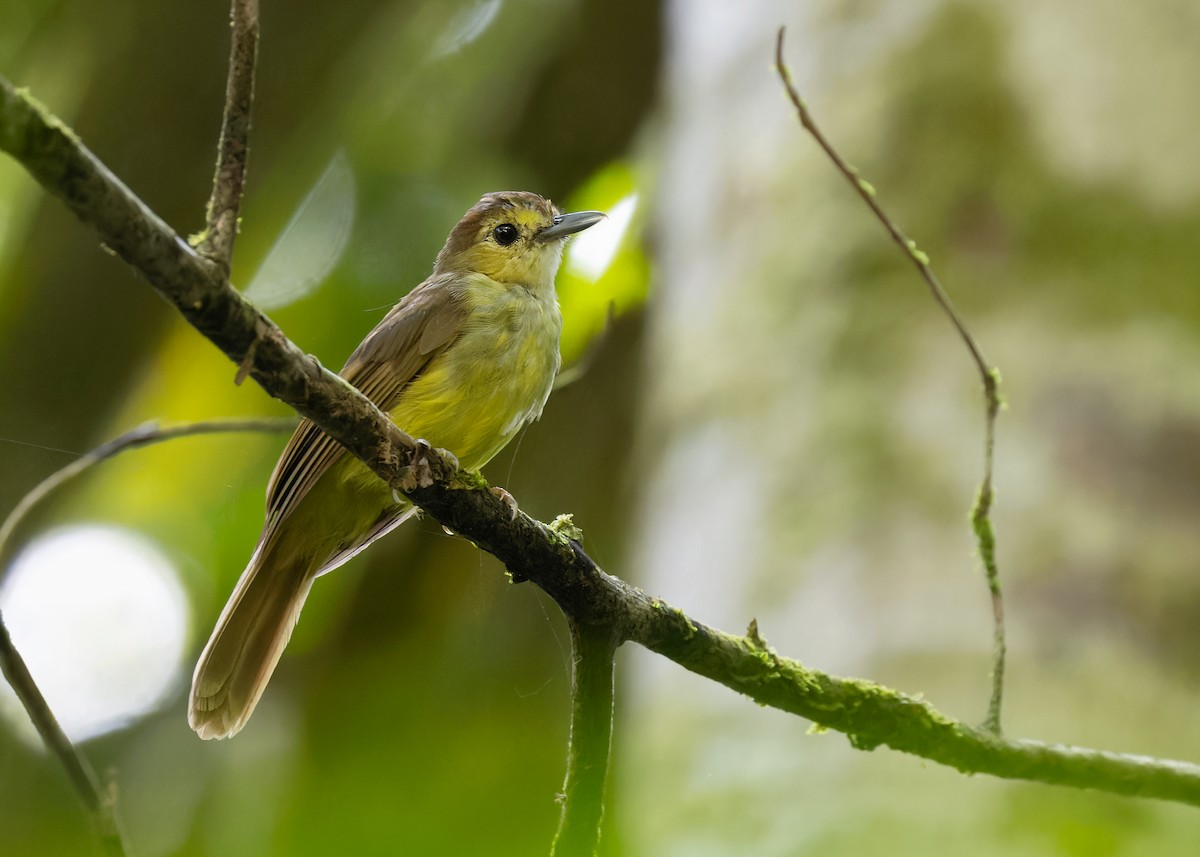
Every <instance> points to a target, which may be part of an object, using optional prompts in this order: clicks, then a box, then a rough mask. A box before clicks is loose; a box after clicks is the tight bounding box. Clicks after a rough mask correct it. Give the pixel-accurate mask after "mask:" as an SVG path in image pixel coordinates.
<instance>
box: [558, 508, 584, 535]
mask: <svg viewBox="0 0 1200 857" xmlns="http://www.w3.org/2000/svg"><path fill="white" fill-rule="evenodd" d="M550 532H552V533H554V534H556V535H559V536H562V537H563V538H564V539H570V540H572V541H576V542H582V541H583V530H581V529H580V528H579V527H578V526H576V524H575V516H574V515H572V514H571V513H570V512H567V513H566V514H563V515H559V516H558V517H557V518H555V519H554V520H553V521H551V523H550Z"/></svg>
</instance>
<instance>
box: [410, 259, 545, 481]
mask: <svg viewBox="0 0 1200 857" xmlns="http://www.w3.org/2000/svg"><path fill="white" fill-rule="evenodd" d="M467 300H468V303H469V306H470V314H469V316H468V319H467V321H466V323H465V324H464V326H463V330H462V332H461V334H460V335H459V336H458V338H457V339H455V341H454V342H453V343H452V344H451V345H450V346H449V347H448V348H447V349H446V350H445V351H443V352H442V353H441V354H440V355H438V357H436V358H435V359H434V360H433V361H432V362H431V363H430V365H429V366H427V367H426V369H425V370H424V371H423V372H422V373H421V375H420V376H419V377H418V378H416V379H415V380H414V381H413V382H412V383H411V384H410V385H409V386H408V388H407V389H406V390H405V391H404V393H403V394H402V395H401V397H400V400H399V401H398V402H397V403H396V405H395V406H394V407H393V408H392V411H391V414H392V419H393V420H394V421H395V422H396V424H397V425H399V426H400V427H401V428H403V429H404V430H405V431H407V432H408V433H409V434H411V435H413V436H414V437H420V438H424V439H425V440H427V441H429V443H431V444H433V445H434V446H437V447H442V448H445V449H448V450H450V451H451V452H453V453H454V454H455V455H456V456H458V459H459V462H460V463H461V464H462V466H463V467H465V468H467V469H468V470H477V469H479V468H480V467H482V466H483V465H484V464H485V463H487V461H488V460H490V459H491V458H492V456H494V455H495V454H496V453H497V452H499V451H500V450H501V449H503V447H504V445H505V444H507V443H508V442H509V441H510V440H511V439H512V438H513V437H514V436H515V435H516V434H517V432H518V431H519V430H520V429H521V426H523V425H524V424H525V423H526V422H528V421H530V420H532V419H536V418H537V417H538V416H539V415H540V414H541V412H542V407H543V405H545V403H546V399H547V397H548V396H549V395H550V389H551V387H552V386H553V384H554V376H555V375H556V374H557V372H558V366H559V352H558V342H559V334H560V332H561V330H562V317H561V315H560V314H559V311H558V306H557V304H556V303H555V302H554V300H553V298H552V297H551V298H550V299H549V300H546V299H543V298H539V297H536V296H534V295H533V294H531V293H529V292H528V291H526V290H525V289H524V288H521V287H515V288H510V289H501V288H499V287H497V286H496V284H494V283H493V284H491V287H490V288H483V289H471V290H468V291H467Z"/></svg>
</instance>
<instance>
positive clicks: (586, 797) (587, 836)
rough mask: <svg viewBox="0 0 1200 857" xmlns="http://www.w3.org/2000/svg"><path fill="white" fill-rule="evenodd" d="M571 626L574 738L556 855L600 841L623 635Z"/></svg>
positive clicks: (571, 856) (588, 856)
mask: <svg viewBox="0 0 1200 857" xmlns="http://www.w3.org/2000/svg"><path fill="white" fill-rule="evenodd" d="M567 619H568V622H569V623H570V626H571V651H572V654H573V656H574V657H573V670H572V674H571V739H570V746H569V747H568V748H567V776H566V781H565V782H564V784H563V794H562V815H561V816H560V817H559V821H558V833H557V834H556V835H555V837H554V844H553V846H552V847H551V849H550V854H551V857H592V855H594V854H595V853H596V846H597V844H598V843H599V842H600V820H601V818H602V817H603V815H604V783H605V781H606V779H607V778H608V760H609V755H610V752H611V750H612V727H613V668H614V661H615V658H616V651H617V639H616V636H615V634H614V633H613V629H612V627H611V626H596V627H586V626H584V625H582V624H581V623H579V622H577V621H575V620H574V619H573V618H571V617H570V616H569V615H568V617H567Z"/></svg>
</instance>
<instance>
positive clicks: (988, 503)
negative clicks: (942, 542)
mask: <svg viewBox="0 0 1200 857" xmlns="http://www.w3.org/2000/svg"><path fill="white" fill-rule="evenodd" d="M785 30H786V28H785V27H780V28H779V33H778V36H777V37H776V40H775V71H776V73H777V74H778V75H779V79H780V81H782V82H783V86H784V89H785V90H786V91H787V95H788V98H789V99H790V100H791V102H792V105H793V106H794V107H795V108H796V115H797V116H798V117H799V119H800V125H801V126H802V127H803V128H804V130H805V131H807V132H808V133H809V134H811V135H812V137H813V139H814V140H816V141H817V144H818V145H819V146H820V147H821V148H822V149H823V150H824V151H825V154H826V155H828V156H829V160H831V161H833V165H834V166H835V167H837V169H838V172H840V173H841V174H842V175H843V176H845V178H846V181H848V182H850V184H851V185H852V186H853V187H854V190H855V192H856V193H857V194H858V195H859V197H861V198H862V201H863V202H865V203H866V204H867V206H868V207H869V208H870V209H871V212H872V213H873V214H874V215H875V217H876V219H878V220H879V222H880V223H882V224H883V228H884V229H886V230H887V232H888V234H889V235H890V236H891V237H892V240H893V241H895V242H896V244H897V246H899V247H900V249H901V250H902V251H903V253H904V255H905V256H907V257H908V259H909V260H910V261H911V262H912V263H913V265H914V266H915V267H916V269H917V273H919V274H920V275H921V279H923V280H924V281H925V284H926V285H927V286H929V293H930V294H931V295H933V299H934V301H936V302H937V305H938V306H939V307H941V310H942V312H943V313H945V315H946V317H947V318H948V319H950V323H951V324H953V325H954V329H955V330H957V331H958V335H959V338H961V339H962V341H963V344H964V345H965V346H966V347H967V351H968V352H970V355H971V360H972V361H973V362H974V363H975V368H976V369H978V370H979V377H980V381H981V383H982V384H983V398H984V442H983V446H984V453H983V479H982V481H981V482H980V483H979V493H978V495H977V496H976V498H975V503H974V505H973V506H972V508H971V527H972V529H973V530H974V531H975V541H976V544H977V546H978V548H979V558H980V560H981V561H982V562H983V568H984V572H985V574H986V577H987V585H988V591H989V592H990V593H991V597H992V618H993V631H994V639H993V650H992V693H991V698H990V699H989V701H988V713H987V719H986V720H985V721H984V725H985V727H986V728H987V729H988V730H990V731H992V732H995V733H996V734H999V733H1000V707H1001V703H1002V701H1003V698H1004V661H1005V655H1006V651H1007V647H1006V645H1005V642H1004V598H1003V594H1002V593H1001V591H1000V570H999V568H998V566H997V565H996V534H995V529H994V528H993V526H992V518H991V511H992V504H993V502H994V501H995V497H996V493H995V490H994V489H993V485H992V463H993V458H994V452H995V447H996V417H997V416H998V415H999V414H1000V407H1001V402H1002V400H1001V398H1000V370H999V369H997V368H995V367H994V366H992V365H991V364H989V363H988V361H987V359H986V358H985V357H984V356H983V351H982V350H981V349H980V347H979V345H978V343H976V341H975V337H973V336H972V335H971V332H970V331H969V330H968V329H967V326H966V324H965V323H964V322H963V320H962V319H961V318H960V317H959V315H958V312H957V311H956V310H955V309H954V303H953V302H952V301H951V300H950V296H949V295H948V294H947V293H946V290H945V289H944V288H942V284H941V283H940V282H939V281H938V278H937V276H936V275H935V274H934V273H933V268H931V267H930V265H929V257H928V256H927V255H926V254H925V253H924V252H922V251H921V250H920V249H919V248H918V247H917V243H916V242H915V241H913V240H912V239H911V238H909V237H908V236H906V235H905V234H904V233H903V232H901V231H900V227H898V226H897V225H896V222H895V221H894V220H892V219H891V217H889V216H888V215H887V213H886V212H885V211H884V210H883V208H882V207H880V205H879V202H878V201H877V200H876V198H875V188H874V186H872V185H871V183H870V182H868V181H867V180H866V179H864V178H862V177H860V176H859V174H858V170H856V169H855V168H854V167H852V166H850V164H848V163H846V160H845V159H844V158H843V157H842V156H841V154H839V153H838V151H837V149H835V148H834V147H833V144H832V143H830V142H829V140H828V139H827V138H826V137H825V135H824V134H823V133H821V129H820V128H818V127H817V123H816V121H815V120H814V119H813V118H812V113H810V112H809V109H808V105H807V104H806V103H805V101H804V99H803V98H801V97H800V93H799V92H798V91H797V90H796V84H795V83H794V82H793V80H792V73H791V70H790V69H788V67H787V64H786V63H785V62H784V60H783V36H784V32H785Z"/></svg>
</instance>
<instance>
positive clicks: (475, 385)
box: [281, 284, 562, 565]
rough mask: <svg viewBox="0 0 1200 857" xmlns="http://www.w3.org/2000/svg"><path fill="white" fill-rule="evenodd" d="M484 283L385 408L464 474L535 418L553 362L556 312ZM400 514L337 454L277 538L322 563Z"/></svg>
mask: <svg viewBox="0 0 1200 857" xmlns="http://www.w3.org/2000/svg"><path fill="white" fill-rule="evenodd" d="M491 285H492V287H491V288H490V289H488V290H486V291H484V292H483V293H482V295H481V296H478V298H479V299H478V300H477V301H476V303H474V304H473V305H472V306H473V310H472V314H471V317H470V320H469V321H468V322H467V323H466V325H465V327H464V329H463V331H462V333H461V334H460V335H459V337H458V338H457V339H456V340H455V341H454V342H453V343H452V344H451V345H450V346H449V347H448V348H447V349H446V350H445V351H443V352H442V353H441V354H440V355H438V356H437V357H436V358H435V359H434V360H433V361H432V362H431V363H430V365H428V366H427V367H425V369H424V371H423V372H422V373H421V374H420V375H419V376H418V377H417V378H416V379H414V380H413V381H412V383H410V384H409V385H408V386H407V387H406V388H405V390H404V392H403V393H402V394H401V396H400V398H399V400H398V401H397V402H396V403H395V404H394V405H393V406H392V407H391V409H390V412H389V413H390V415H391V418H392V420H393V421H394V422H395V423H396V425H398V426H400V428H402V429H404V430H405V431H406V432H408V433H409V434H410V435H412V436H413V437H416V438H423V439H425V440H426V441H428V442H429V443H430V444H431V445H432V446H434V447H438V448H441V449H448V450H450V452H452V453H454V455H456V456H457V457H458V460H459V463H460V464H461V466H462V467H464V468H465V469H467V470H478V469H479V468H481V467H483V465H484V464H486V463H487V462H488V461H490V460H491V458H492V457H493V456H494V455H495V454H496V453H498V452H499V451H500V450H501V449H503V448H504V446H505V444H507V443H508V442H509V441H510V440H512V439H513V438H514V437H515V436H516V434H517V432H519V431H520V430H521V427H522V426H523V425H525V423H527V422H529V421H530V420H533V419H536V418H537V417H538V416H540V415H541V412H542V406H543V405H544V404H545V402H546V398H547V397H548V396H549V394H550V388H551V387H552V386H553V384H554V377H555V375H556V374H557V372H558V366H559V353H558V338H559V332H560V329H561V324H562V322H561V317H560V316H559V314H558V307H557V306H556V305H555V304H554V303H553V302H550V303H546V302H544V301H540V300H537V299H535V298H534V297H533V296H531V295H529V294H528V293H527V292H525V291H524V290H523V289H520V290H519V291H517V290H507V291H501V292H497V290H496V287H495V284H491ZM518 288H519V287H518ZM402 510H403V505H402V506H400V507H397V505H396V502H395V500H394V498H393V495H392V492H391V489H390V488H388V486H387V485H385V484H384V483H383V482H382V481H380V479H379V478H378V477H377V476H375V474H373V473H372V472H371V471H370V470H369V469H367V467H366V465H364V464H363V463H362V462H360V461H359V460H358V459H357V458H355V457H354V456H352V455H349V454H348V453H345V452H343V453H342V455H341V456H340V457H339V458H338V460H337V461H335V462H334V463H333V464H331V465H330V468H329V470H328V471H327V472H326V473H325V474H324V475H323V476H322V477H321V478H320V479H319V480H318V482H317V484H316V485H314V486H313V488H312V490H311V491H310V492H309V494H308V496H306V497H305V498H304V500H302V501H301V502H300V504H299V505H298V506H297V508H296V509H295V511H294V512H293V513H292V515H291V516H290V519H289V520H288V521H287V522H286V524H285V525H284V527H283V528H282V529H283V530H286V531H287V533H286V535H285V534H283V533H281V537H282V538H283V539H284V540H287V541H290V540H292V539H297V540H299V542H302V543H303V548H297V549H302V550H303V551H304V552H305V553H306V554H310V555H311V556H313V557H314V558H315V560H316V564H317V565H320V564H322V563H323V562H324V558H325V557H328V556H330V555H331V554H333V553H334V552H336V551H344V550H346V549H348V548H352V547H353V546H355V545H358V544H361V543H362V540H363V539H364V538H368V537H370V536H369V533H371V532H372V531H373V530H374V528H375V527H376V526H377V523H378V522H379V521H380V520H383V519H385V518H386V519H394V518H395V516H396V515H397V514H398V513H399V512H401V511H402ZM371 538H373V537H371Z"/></svg>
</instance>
